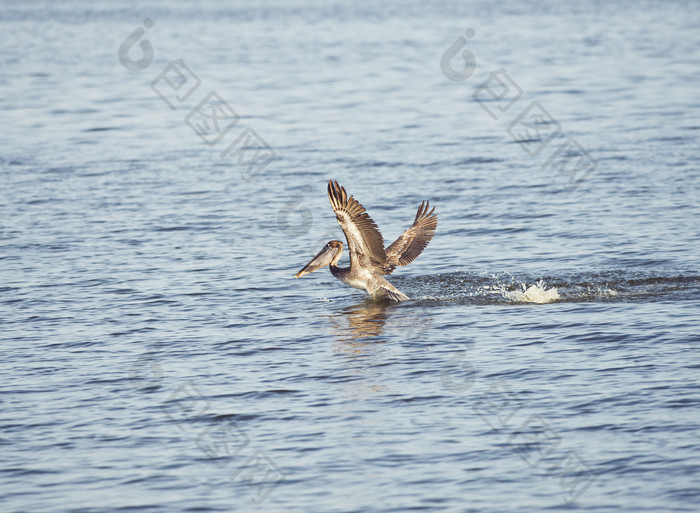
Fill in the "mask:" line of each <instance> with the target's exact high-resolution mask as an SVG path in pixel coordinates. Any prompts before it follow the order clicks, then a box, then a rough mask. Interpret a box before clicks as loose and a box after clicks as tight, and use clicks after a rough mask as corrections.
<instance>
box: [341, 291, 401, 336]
mask: <svg viewBox="0 0 700 513" xmlns="http://www.w3.org/2000/svg"><path fill="white" fill-rule="evenodd" d="M391 306H392V305H391V303H388V302H377V301H371V300H370V301H364V302H362V303H358V304H355V305H351V306H348V307H346V308H343V309H342V310H341V311H340V312H338V314H336V315H334V316H332V317H331V324H332V326H333V329H334V330H335V331H336V333H337V335H338V341H339V342H353V343H354V344H358V345H359V346H362V345H366V344H369V343H373V344H375V343H377V342H385V341H384V340H377V338H378V337H381V335H382V332H383V331H384V325H385V324H386V322H387V320H388V319H389V312H388V309H389V308H391ZM370 339H371V340H370Z"/></svg>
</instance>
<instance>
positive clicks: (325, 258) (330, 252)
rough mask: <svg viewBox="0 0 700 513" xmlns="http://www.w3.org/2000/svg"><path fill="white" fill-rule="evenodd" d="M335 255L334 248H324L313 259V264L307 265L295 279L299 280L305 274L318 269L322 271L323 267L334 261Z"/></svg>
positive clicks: (327, 246)
mask: <svg viewBox="0 0 700 513" xmlns="http://www.w3.org/2000/svg"><path fill="white" fill-rule="evenodd" d="M335 253H336V248H334V247H333V246H329V245H326V246H324V247H323V249H322V250H321V251H319V252H318V255H316V256H315V257H313V258H312V259H311V262H309V263H308V264H306V265H305V266H304V267H303V269H302V270H301V271H299V272H298V273H296V274H295V275H294V277H295V278H297V279H298V278H301V277H302V276H304V275H305V274H309V273H312V272H314V271H315V270H316V269H320V268H321V267H325V266H327V265H328V264H330V263H331V262H332V261H333V257H334V256H335Z"/></svg>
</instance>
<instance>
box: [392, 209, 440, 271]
mask: <svg viewBox="0 0 700 513" xmlns="http://www.w3.org/2000/svg"><path fill="white" fill-rule="evenodd" d="M429 208H430V202H428V201H423V202H422V203H421V204H420V207H418V212H417V213H416V218H415V220H414V221H413V224H412V225H411V226H410V227H409V228H408V229H407V230H406V231H405V232H403V233H402V234H401V236H400V237H399V238H398V239H396V240H395V241H394V242H392V243H391V245H390V246H389V247H388V248H386V251H385V253H386V263H385V265H384V272H385V273H386V274H391V273H392V272H393V271H394V269H395V268H396V267H397V266H400V265H408V264H410V263H411V262H413V261H414V260H415V259H416V257H417V256H418V255H420V254H421V253H422V252H423V250H424V249H425V247H426V246H427V245H428V243H429V242H430V239H432V238H433V236H434V235H435V230H436V228H437V214H435V213H434V212H435V207H433V209H432V210H430V211H428V209H429Z"/></svg>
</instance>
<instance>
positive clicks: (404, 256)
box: [295, 180, 437, 301]
mask: <svg viewBox="0 0 700 513" xmlns="http://www.w3.org/2000/svg"><path fill="white" fill-rule="evenodd" d="M328 199H329V200H330V202H331V207H333V212H335V218H336V219H337V220H338V224H339V225H340V227H341V228H342V229H343V232H344V233H345V239H346V240H347V242H348V251H349V252H350V267H338V260H340V255H342V254H343V243H342V242H340V241H339V240H332V241H330V242H328V243H327V244H326V245H325V246H324V247H323V249H322V250H321V251H319V253H318V255H316V256H315V257H314V258H313V259H312V260H311V261H310V262H309V263H308V264H306V265H305V266H304V268H303V269H302V270H301V271H299V272H298V273H296V275H295V277H296V278H301V277H302V276H304V275H305V274H309V273H311V272H313V271H315V270H317V269H320V268H322V267H325V266H328V267H329V268H330V271H331V274H332V275H333V276H335V277H336V278H338V279H339V280H340V281H342V282H343V283H345V284H347V285H350V286H351V287H354V288H356V289H360V290H364V291H366V292H367V293H368V294H369V295H370V297H371V298H373V299H391V300H393V301H405V300H407V299H408V296H407V295H406V294H404V293H403V292H401V291H400V290H398V289H397V288H396V287H394V286H393V285H392V284H391V283H389V282H388V281H387V280H386V279H385V278H384V277H383V275H389V274H391V273H392V272H393V271H394V269H395V268H396V267H397V266H403V265H408V264H410V263H411V262H413V260H415V259H416V257H417V256H418V255H420V254H421V253H422V252H423V250H424V249H425V247H426V246H427V245H428V243H429V242H430V239H432V238H433V235H435V229H436V228H437V214H434V212H435V207H433V209H432V210H430V211H428V209H429V208H430V203H429V202H428V201H423V202H422V203H421V204H420V207H418V212H417V213H416V218H415V219H414V221H413V224H412V225H411V226H410V227H409V228H408V229H407V230H406V231H405V232H403V233H402V234H401V236H400V237H399V238H398V239H396V240H395V241H394V242H393V243H392V244H391V245H390V246H389V247H387V248H386V249H384V238H383V237H382V234H381V232H380V231H379V228H377V225H376V224H375V222H374V221H372V219H371V218H370V217H369V215H368V214H367V212H366V211H365V208H364V207H363V206H362V205H360V203H359V202H358V201H357V200H356V199H355V198H353V197H352V196H350V197H348V194H347V192H345V188H344V187H341V186H340V185H339V184H338V182H334V181H333V180H330V181H329V182H328Z"/></svg>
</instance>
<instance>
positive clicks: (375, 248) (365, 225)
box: [328, 180, 386, 274]
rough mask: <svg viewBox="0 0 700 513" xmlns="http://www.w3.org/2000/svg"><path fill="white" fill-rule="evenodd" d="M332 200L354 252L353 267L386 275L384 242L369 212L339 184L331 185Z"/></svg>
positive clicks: (330, 196)
mask: <svg viewBox="0 0 700 513" xmlns="http://www.w3.org/2000/svg"><path fill="white" fill-rule="evenodd" d="M328 199H329V200H330V201H331V207H333V211H334V212H335V217H336V219H337V220H338V224H339V225H340V227H341V228H342V229H343V232H345V238H346V239H347V241H348V251H349V252H350V265H351V266H352V267H354V266H356V265H357V266H360V267H363V268H365V269H368V270H370V271H372V272H374V273H377V274H384V273H385V271H384V263H385V262H386V254H385V253H384V239H383V238H382V234H381V232H380V231H379V228H377V225H376V224H375V222H374V221H372V219H371V218H370V217H369V215H368V214H367V212H365V208H364V207H363V206H362V205H360V203H359V202H358V201H357V200H356V199H355V198H353V197H352V196H350V197H348V194H347V193H346V192H345V188H344V187H341V186H340V185H339V184H338V182H333V181H332V180H331V181H329V182H328Z"/></svg>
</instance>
